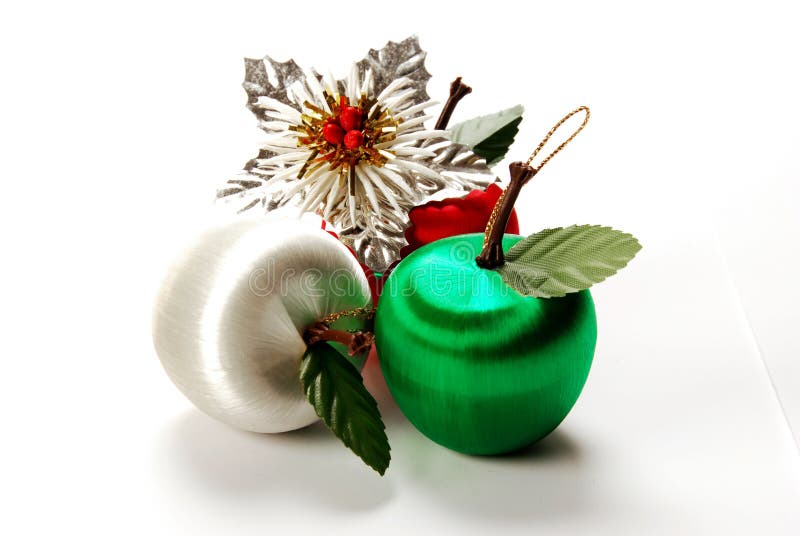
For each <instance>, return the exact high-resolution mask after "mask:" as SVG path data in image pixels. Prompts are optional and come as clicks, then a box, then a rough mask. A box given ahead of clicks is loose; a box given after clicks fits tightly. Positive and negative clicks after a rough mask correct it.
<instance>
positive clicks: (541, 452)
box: [155, 362, 585, 522]
mask: <svg viewBox="0 0 800 536" xmlns="http://www.w3.org/2000/svg"><path fill="white" fill-rule="evenodd" d="M364 372H365V380H366V383H367V385H368V387H369V388H370V390H371V391H372V392H373V394H374V395H375V398H376V399H377V400H378V402H379V404H380V406H381V412H382V413H383V415H384V418H385V421H386V423H387V433H388V435H389V439H390V442H391V444H392V464H391V466H390V467H389V469H388V471H387V474H386V476H385V477H384V478H381V477H379V476H377V475H376V474H375V473H374V472H373V471H372V470H371V469H368V468H367V467H365V466H364V465H363V464H362V462H361V461H360V460H359V459H357V458H356V457H355V456H353V455H352V454H351V453H350V452H349V451H347V450H346V449H345V448H344V447H342V445H341V443H340V442H339V441H338V440H337V439H336V438H334V437H333V436H332V435H331V433H330V432H329V431H328V430H327V429H326V428H325V426H324V425H323V424H321V423H316V424H314V425H311V426H309V427H307V428H304V429H301V430H297V431H294V432H289V433H284V434H264V435H261V434H254V433H247V432H241V431H238V430H234V429H232V428H230V427H228V426H226V425H224V424H222V423H219V422H217V421H215V420H213V419H212V418H210V417H208V416H206V415H205V414H203V413H201V412H200V411H198V410H194V409H192V410H189V411H186V412H185V413H182V414H180V415H178V416H177V417H176V418H175V419H174V420H172V421H171V422H169V423H168V424H167V426H166V427H165V428H164V430H163V431H162V434H161V441H160V442H159V443H160V444H159V445H158V447H157V450H156V457H155V470H156V471H158V480H159V481H161V482H162V483H164V484H165V486H163V487H161V489H160V494H162V499H164V500H166V502H167V503H168V504H174V505H176V506H178V505H185V506H188V505H189V504H191V506H192V507H193V508H197V507H198V506H200V504H202V503H205V502H208V503H209V504H215V505H216V506H217V507H219V506H220V504H228V505H231V506H232V507H234V508H239V507H244V506H245V505H246V504H249V503H253V502H255V503H257V504H263V505H264V510H263V515H264V517H265V518H266V517H269V516H274V515H275V513H276V511H280V512H281V513H282V514H286V516H287V518H288V517H291V515H290V512H291V511H292V510H293V508H292V507H291V506H289V505H304V506H303V507H309V508H313V509H314V510H315V511H317V512H319V511H320V510H323V511H325V510H327V511H328V512H330V513H331V514H334V515H335V514H345V515H348V516H351V515H353V514H357V513H363V514H365V515H366V514H369V513H370V512H374V511H376V510H379V509H383V508H387V507H388V508H396V507H399V506H400V505H403V507H404V508H408V507H409V506H408V503H412V504H417V506H418V507H419V508H422V509H426V510H433V511H436V512H437V513H438V515H439V516H443V517H444V518H448V517H451V516H465V517H471V518H473V519H486V520H495V519H505V520H507V521H509V522H513V521H514V520H516V521H520V520H527V519H537V518H538V519H542V518H547V517H552V516H561V515H564V514H565V512H573V513H575V512H576V510H577V509H579V508H580V505H581V500H582V496H581V493H580V490H581V489H582V488H583V487H584V480H585V474H584V468H583V464H582V458H583V457H582V454H581V448H580V447H579V445H578V444H577V443H576V441H574V440H573V439H572V438H571V437H570V435H569V434H568V433H566V432H563V431H561V430H556V431H555V432H554V433H552V434H550V435H549V436H548V437H546V438H545V439H544V440H542V441H540V442H539V443H537V444H535V445H532V446H530V447H528V448H525V449H522V450H520V451H517V452H514V453H512V454H509V455H506V456H496V457H476V456H466V455H462V454H458V453H456V452H453V451H450V450H448V449H446V448H444V447H441V446H439V445H437V444H435V443H433V442H431V441H430V440H428V439H427V438H425V437H424V436H423V435H421V434H420V433H419V432H418V431H417V430H416V429H414V427H413V426H412V425H411V424H410V423H409V422H408V421H407V420H406V419H405V417H403V415H402V413H401V412H400V410H399V408H398V407H397V405H396V404H395V403H394V401H393V400H392V398H391V395H390V394H389V392H388V390H387V389H386V384H385V383H384V382H383V378H382V376H381V375H380V368H379V367H378V366H377V363H374V362H371V363H370V365H368V367H367V368H366V369H365V371H364ZM401 490H402V493H401V492H400V491H401ZM187 501H188V502H187ZM198 501H199V502H198ZM392 503H394V504H392ZM294 515H295V516H296V515H297V513H295V514H294Z"/></svg>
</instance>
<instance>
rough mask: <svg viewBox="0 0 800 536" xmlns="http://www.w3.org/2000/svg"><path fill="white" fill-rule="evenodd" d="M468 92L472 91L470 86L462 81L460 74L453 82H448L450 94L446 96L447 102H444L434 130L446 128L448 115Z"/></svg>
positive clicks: (448, 119) (451, 113)
mask: <svg viewBox="0 0 800 536" xmlns="http://www.w3.org/2000/svg"><path fill="white" fill-rule="evenodd" d="M470 93H472V88H471V87H469V86H468V85H467V84H465V83H463V82H462V81H461V77H460V76H459V77H458V78H456V79H455V80H453V83H452V84H450V96H449V97H448V98H447V102H445V103H444V108H442V113H441V114H440V115H439V119H438V120H437V121H436V126H435V127H434V128H435V129H436V130H444V129H446V128H447V124H448V123H450V116H452V115H453V110H455V109H456V105H457V104H458V101H460V100H461V99H463V98H464V97H466V96H467V95H469V94H470Z"/></svg>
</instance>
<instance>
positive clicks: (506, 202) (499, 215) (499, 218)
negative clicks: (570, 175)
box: [475, 162, 537, 270]
mask: <svg viewBox="0 0 800 536" xmlns="http://www.w3.org/2000/svg"><path fill="white" fill-rule="evenodd" d="M508 170H509V173H510V174H511V182H510V184H509V185H508V188H506V189H505V191H504V192H503V193H502V195H501V196H500V198H499V199H498V200H497V203H496V204H495V206H494V209H492V214H491V216H489V222H488V223H487V224H486V234H485V236H484V239H483V250H482V251H481V254H480V255H478V256H477V257H476V258H475V262H477V263H478V266H480V267H481V268H487V269H489V270H491V269H494V268H497V267H498V266H502V265H503V264H505V262H506V259H505V254H504V253H503V234H504V233H505V232H506V226H507V225H508V218H510V217H511V211H512V210H513V209H514V203H516V202H517V197H518V196H519V192H520V190H522V187H523V186H525V183H527V182H528V181H529V180H531V178H533V176H534V175H536V172H537V170H536V169H534V168H532V167H531V166H529V165H528V164H525V163H524V162H512V163H511V164H510V165H509V166H508Z"/></svg>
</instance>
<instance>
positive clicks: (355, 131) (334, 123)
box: [322, 97, 364, 151]
mask: <svg viewBox="0 0 800 536" xmlns="http://www.w3.org/2000/svg"><path fill="white" fill-rule="evenodd" d="M362 115H363V114H362V112H361V109H360V108H358V107H356V106H348V105H347V101H346V100H345V99H344V97H343V98H342V106H341V111H340V112H339V116H338V117H331V118H330V119H328V122H327V123H325V126H324V127H322V136H323V137H324V138H325V141H327V142H328V143H330V144H332V145H340V144H342V143H344V146H345V147H347V148H348V149H350V150H351V151H352V150H355V149H358V148H359V147H361V146H362V145H364V133H363V132H361V126H362Z"/></svg>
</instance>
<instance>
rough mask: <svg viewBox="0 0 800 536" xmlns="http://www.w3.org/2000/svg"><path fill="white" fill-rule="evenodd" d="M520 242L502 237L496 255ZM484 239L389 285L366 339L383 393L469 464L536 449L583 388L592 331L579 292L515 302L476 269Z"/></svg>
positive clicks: (454, 247) (435, 250)
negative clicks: (371, 341) (469, 458)
mask: <svg viewBox="0 0 800 536" xmlns="http://www.w3.org/2000/svg"><path fill="white" fill-rule="evenodd" d="M521 238H522V237H520V236H514V235H506V237H505V238H504V240H503V246H504V249H506V250H507V249H508V248H509V247H511V246H512V245H514V244H515V243H516V242H518V241H519V240H520V239H521ZM482 241H483V235H482V234H472V235H462V236H456V237H451V238H447V239H444V240H439V241H437V242H434V243H432V244H428V245H427V246H425V247H423V248H420V249H419V250H417V251H415V252H414V253H412V254H411V255H410V256H408V257H407V258H406V259H404V260H403V262H401V263H400V264H399V265H398V266H397V268H395V270H394V271H393V272H392V273H391V274H390V276H389V279H388V281H387V282H386V286H385V287H384V291H383V294H382V295H381V299H380V302H379V306H378V311H377V315H376V320H375V321H376V327H375V335H376V342H377V347H378V355H379V359H380V363H381V368H382V369H383V374H384V376H385V378H386V383H387V384H388V386H389V390H390V391H391V392H392V395H393V396H394V398H395V400H396V401H397V404H398V405H399V406H400V409H401V410H402V411H403V413H404V414H405V415H406V417H408V419H409V420H410V421H411V422H412V423H413V424H414V426H416V427H417V428H418V429H419V430H420V431H421V432H422V433H423V434H425V435H426V436H428V437H429V438H431V439H432V440H434V441H436V442H437V443H439V444H441V445H444V446H445V447H448V448H451V449H453V450H457V451H459V452H464V453H468V454H499V453H504V452H509V451H512V450H515V449H518V448H521V447H524V446H526V445H528V444H530V443H533V442H535V441H537V440H538V439H541V438H542V437H544V436H545V435H547V434H548V433H550V432H551V431H552V430H553V429H555V427H556V426H558V424H559V423H560V422H561V421H562V420H563V419H564V417H565V416H566V415H567V413H569V411H570V409H572V406H573V405H574V404H575V401H576V400H577V399H578V396H579V395H580V392H581V390H582V388H583V385H584V383H585V382H586V377H587V376H588V374H589V368H590V366H591V363H592V356H593V355H594V347H595V341H596V338H597V325H596V320H595V313H594V304H593V302H592V298H591V295H590V294H589V291H582V292H579V293H576V294H570V295H568V296H566V297H564V298H552V299H536V298H530V297H523V296H521V295H519V294H517V293H516V291H514V290H512V289H511V288H509V287H508V286H507V285H505V283H503V281H502V279H501V278H500V275H499V274H497V273H496V272H494V271H491V270H484V269H482V268H479V267H478V266H477V265H476V264H475V261H474V259H475V256H476V255H477V254H478V253H479V252H480V249H481V245H482Z"/></svg>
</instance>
